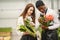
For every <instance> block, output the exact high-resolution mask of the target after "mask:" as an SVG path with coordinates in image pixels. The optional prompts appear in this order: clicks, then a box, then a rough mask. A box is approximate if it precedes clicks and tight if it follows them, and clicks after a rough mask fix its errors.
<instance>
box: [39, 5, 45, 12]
mask: <svg viewBox="0 0 60 40" xmlns="http://www.w3.org/2000/svg"><path fill="white" fill-rule="evenodd" d="M45 9H46V7H45V5H43V6H39V7H38V10H39V11H40V12H42V13H45Z"/></svg>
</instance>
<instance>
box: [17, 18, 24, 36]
mask: <svg viewBox="0 0 60 40" xmlns="http://www.w3.org/2000/svg"><path fill="white" fill-rule="evenodd" d="M20 25H24V23H23V18H22V17H19V18H18V21H17V28H16V30H17V31H16V32H17V34H18V35H20V36H22V35H23V32H21V31H19V28H20Z"/></svg>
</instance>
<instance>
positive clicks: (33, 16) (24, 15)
mask: <svg viewBox="0 0 60 40" xmlns="http://www.w3.org/2000/svg"><path fill="white" fill-rule="evenodd" d="M30 7H33V8H34V10H33V13H32V14H31V17H32V21H33V22H34V23H35V7H34V5H33V4H31V3H29V4H27V6H26V7H25V9H24V11H23V13H22V14H21V15H20V16H23V19H24V18H25V17H26V14H27V11H28V9H29V8H30Z"/></svg>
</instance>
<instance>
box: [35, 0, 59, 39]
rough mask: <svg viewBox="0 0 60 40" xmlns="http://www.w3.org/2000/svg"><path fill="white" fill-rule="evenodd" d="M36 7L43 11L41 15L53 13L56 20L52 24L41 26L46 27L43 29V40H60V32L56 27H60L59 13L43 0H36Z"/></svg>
mask: <svg viewBox="0 0 60 40" xmlns="http://www.w3.org/2000/svg"><path fill="white" fill-rule="evenodd" d="M36 8H37V9H38V10H39V11H40V12H41V14H40V16H44V14H45V15H48V14H49V15H50V14H51V15H53V17H54V20H53V22H52V24H51V25H50V26H48V27H45V26H44V25H42V26H41V28H42V29H44V31H42V33H41V35H42V36H41V40H58V34H57V31H56V29H57V28H59V25H60V24H59V20H58V15H57V13H56V12H55V11H54V10H52V9H49V8H47V7H46V6H45V4H44V3H43V1H41V0H40V1H37V2H36ZM37 25H38V24H37Z"/></svg>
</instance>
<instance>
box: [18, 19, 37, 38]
mask: <svg viewBox="0 0 60 40" xmlns="http://www.w3.org/2000/svg"><path fill="white" fill-rule="evenodd" d="M24 23H25V25H20V29H19V30H20V31H22V32H28V33H29V34H30V35H32V36H34V37H35V36H36V34H35V28H34V26H32V25H30V20H29V19H26V20H25V21H24Z"/></svg>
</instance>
